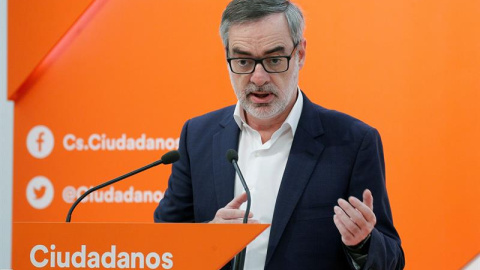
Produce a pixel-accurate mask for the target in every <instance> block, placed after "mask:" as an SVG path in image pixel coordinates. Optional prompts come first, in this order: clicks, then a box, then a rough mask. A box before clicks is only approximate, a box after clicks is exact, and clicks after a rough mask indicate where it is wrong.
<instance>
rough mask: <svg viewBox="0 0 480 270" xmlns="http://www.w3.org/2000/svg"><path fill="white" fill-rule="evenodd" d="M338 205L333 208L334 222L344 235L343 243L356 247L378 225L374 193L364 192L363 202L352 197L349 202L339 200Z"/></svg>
mask: <svg viewBox="0 0 480 270" xmlns="http://www.w3.org/2000/svg"><path fill="white" fill-rule="evenodd" d="M349 202H350V203H349ZM338 205H339V206H335V207H334V208H333V210H334V211H335V215H333V222H335V226H337V229H338V231H339V232H340V234H341V235H342V242H343V243H344V244H345V245H346V246H355V245H357V244H359V243H360V242H362V241H363V240H364V239H365V238H367V236H368V235H369V234H370V233H371V232H372V230H373V227H374V226H375V224H376V223H377V218H376V217H375V214H374V213H373V196H372V192H371V191H370V190H368V189H366V190H365V191H364V192H363V202H361V201H360V200H359V199H357V198H355V197H350V198H348V202H347V201H346V200H344V199H338Z"/></svg>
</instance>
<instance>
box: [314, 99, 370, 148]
mask: <svg viewBox="0 0 480 270" xmlns="http://www.w3.org/2000/svg"><path fill="white" fill-rule="evenodd" d="M310 108H311V109H310V110H311V111H312V112H313V115H315V118H317V119H318V120H319V122H320V123H321V127H322V130H323V134H324V136H325V137H326V138H329V139H330V140H332V141H337V140H341V141H345V140H346V141H361V140H363V138H364V137H365V136H366V135H367V134H369V133H370V134H371V133H378V132H377V130H376V129H375V128H374V127H372V126H370V125H368V124H366V123H365V122H363V121H361V120H359V119H357V118H355V117H353V116H351V115H348V114H346V113H343V112H339V111H336V110H331V109H327V108H324V107H322V106H320V105H317V104H313V103H311V106H310Z"/></svg>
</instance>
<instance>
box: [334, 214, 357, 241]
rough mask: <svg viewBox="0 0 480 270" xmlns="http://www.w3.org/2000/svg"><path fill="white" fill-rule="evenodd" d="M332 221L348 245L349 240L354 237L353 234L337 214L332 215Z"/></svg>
mask: <svg viewBox="0 0 480 270" xmlns="http://www.w3.org/2000/svg"><path fill="white" fill-rule="evenodd" d="M333 223H335V226H336V227H337V229H338V231H339V232H340V235H341V236H342V241H343V242H344V243H346V244H348V245H350V243H351V241H352V240H353V239H354V238H355V236H354V235H353V234H352V233H351V232H349V231H348V230H347V228H346V227H345V225H344V224H343V222H342V221H341V220H340V218H339V217H338V215H336V214H335V215H333Z"/></svg>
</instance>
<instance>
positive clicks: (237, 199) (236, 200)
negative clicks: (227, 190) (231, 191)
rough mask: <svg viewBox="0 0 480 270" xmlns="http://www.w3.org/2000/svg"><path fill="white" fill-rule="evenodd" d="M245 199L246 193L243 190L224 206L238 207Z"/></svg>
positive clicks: (229, 207)
mask: <svg viewBox="0 0 480 270" xmlns="http://www.w3.org/2000/svg"><path fill="white" fill-rule="evenodd" d="M246 201H247V193H245V192H243V193H242V194H240V195H238V196H237V197H235V198H233V200H232V201H231V202H229V203H228V204H227V206H225V208H228V209H238V208H240V206H241V205H242V204H243V203H244V202H246Z"/></svg>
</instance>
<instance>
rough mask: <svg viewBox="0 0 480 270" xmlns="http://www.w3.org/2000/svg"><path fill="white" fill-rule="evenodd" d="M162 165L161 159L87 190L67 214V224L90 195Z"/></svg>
mask: <svg viewBox="0 0 480 270" xmlns="http://www.w3.org/2000/svg"><path fill="white" fill-rule="evenodd" d="M162 163H163V161H162V160H161V159H160V160H157V161H155V162H153V163H150V164H149V165H147V166H144V167H142V168H140V169H136V170H135V171H133V172H129V173H127V174H124V175H122V176H119V177H117V178H115V179H112V180H110V181H108V182H105V183H103V184H100V185H98V186H96V187H93V188H91V189H89V190H87V191H86V192H85V193H83V194H82V195H81V196H80V197H79V198H78V199H77V200H76V201H75V202H74V203H73V205H72V207H70V210H69V211H68V214H67V219H66V222H67V223H68V222H70V220H71V219H72V213H73V210H74V209H75V207H77V205H78V204H79V203H80V202H81V201H82V200H83V198H85V197H87V196H88V195H89V194H90V193H92V192H94V191H96V190H99V189H101V188H104V187H106V186H109V185H111V184H113V183H116V182H118V181H120V180H123V179H125V178H127V177H130V176H132V175H135V174H137V173H140V172H143V171H145V170H147V169H150V168H152V167H155V166H157V165H160V164H162Z"/></svg>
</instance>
